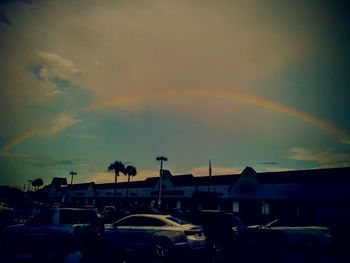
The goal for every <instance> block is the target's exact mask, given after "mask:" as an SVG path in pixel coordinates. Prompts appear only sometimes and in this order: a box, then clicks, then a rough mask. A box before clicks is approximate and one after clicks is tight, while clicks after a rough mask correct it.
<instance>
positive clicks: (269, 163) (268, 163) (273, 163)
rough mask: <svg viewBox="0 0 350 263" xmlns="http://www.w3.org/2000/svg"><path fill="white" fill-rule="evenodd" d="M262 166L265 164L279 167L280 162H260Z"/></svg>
mask: <svg viewBox="0 0 350 263" xmlns="http://www.w3.org/2000/svg"><path fill="white" fill-rule="evenodd" d="M260 164H264V165H278V164H279V163H278V162H270V161H265V162H260Z"/></svg>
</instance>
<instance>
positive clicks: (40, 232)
mask: <svg viewBox="0 0 350 263" xmlns="http://www.w3.org/2000/svg"><path fill="white" fill-rule="evenodd" d="M103 227H104V226H103V224H100V225H99V224H98V217H97V215H96V213H95V212H94V211H92V210H88V209H77V208H51V209H44V210H41V211H40V212H39V213H38V214H37V215H35V216H34V217H33V218H32V219H30V220H28V221H27V222H26V223H24V224H18V225H12V226H8V227H6V228H4V229H3V231H2V232H1V241H2V243H1V244H2V249H3V251H5V253H6V258H7V259H8V260H9V261H11V260H12V259H13V258H14V257H15V256H16V255H18V254H21V253H27V254H28V253H29V254H31V255H32V256H33V257H34V258H41V259H44V260H49V261H50V262H61V261H63V260H64V259H65V258H66V257H67V256H68V253H69V252H71V251H75V250H76V249H78V247H77V245H78V243H77V242H75V241H76V240H75V238H76V237H79V235H77V234H78V232H79V233H87V231H89V232H90V233H92V234H91V236H94V237H96V239H98V237H101V236H102V235H103ZM82 230H84V231H82ZM80 245H81V244H80Z"/></svg>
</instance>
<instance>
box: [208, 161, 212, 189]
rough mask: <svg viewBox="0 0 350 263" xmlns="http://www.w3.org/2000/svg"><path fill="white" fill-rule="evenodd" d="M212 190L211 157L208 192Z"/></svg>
mask: <svg viewBox="0 0 350 263" xmlns="http://www.w3.org/2000/svg"><path fill="white" fill-rule="evenodd" d="M210 190H211V159H209V183H208V193H210Z"/></svg>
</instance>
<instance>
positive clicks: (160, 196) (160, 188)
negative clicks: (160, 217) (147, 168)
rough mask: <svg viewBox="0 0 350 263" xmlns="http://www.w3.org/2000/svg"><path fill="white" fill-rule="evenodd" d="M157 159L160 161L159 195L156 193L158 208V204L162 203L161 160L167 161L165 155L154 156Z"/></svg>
mask: <svg viewBox="0 0 350 263" xmlns="http://www.w3.org/2000/svg"><path fill="white" fill-rule="evenodd" d="M156 160H157V161H160V170H159V195H158V208H160V205H161V203H162V201H161V198H162V175H163V161H164V162H166V161H168V158H167V157H164V156H158V157H157V158H156Z"/></svg>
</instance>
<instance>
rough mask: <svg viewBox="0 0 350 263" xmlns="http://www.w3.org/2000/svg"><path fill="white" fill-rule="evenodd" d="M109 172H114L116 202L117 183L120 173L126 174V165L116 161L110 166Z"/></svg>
mask: <svg viewBox="0 0 350 263" xmlns="http://www.w3.org/2000/svg"><path fill="white" fill-rule="evenodd" d="M108 171H114V184H115V185H114V200H115V199H116V191H117V182H118V179H117V178H118V176H119V173H123V174H125V165H124V163H122V162H120V161H115V162H114V163H111V164H110V165H109V166H108Z"/></svg>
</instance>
